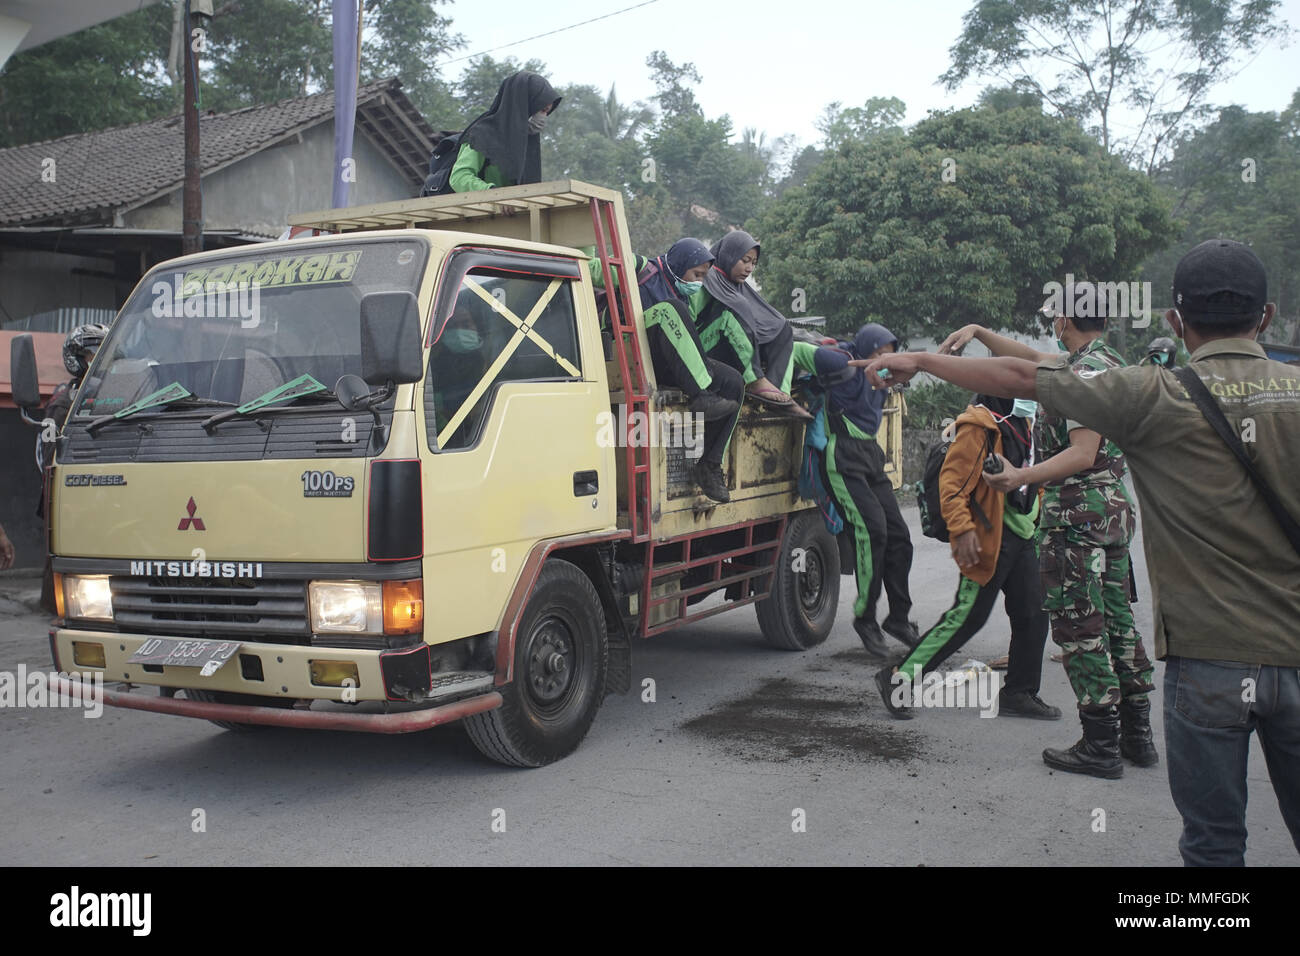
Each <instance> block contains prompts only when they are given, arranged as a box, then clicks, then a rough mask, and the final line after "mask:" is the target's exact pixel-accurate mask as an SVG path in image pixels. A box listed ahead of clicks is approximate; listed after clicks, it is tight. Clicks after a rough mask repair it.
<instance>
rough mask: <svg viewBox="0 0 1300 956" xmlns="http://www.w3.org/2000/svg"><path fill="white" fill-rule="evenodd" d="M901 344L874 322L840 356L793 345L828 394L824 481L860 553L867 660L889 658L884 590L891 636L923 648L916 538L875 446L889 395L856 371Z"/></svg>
mask: <svg viewBox="0 0 1300 956" xmlns="http://www.w3.org/2000/svg"><path fill="white" fill-rule="evenodd" d="M897 343H898V340H897V339H896V338H894V335H893V333H891V332H890V331H889V330H888V329H886V328H885V327H884V326H883V325H877V324H876V323H874V322H873V323H871V324H869V325H864V326H863V327H862V328H861V329H859V330H858V334H857V335H856V336H854V338H853V341H852V342H841V343H840V344H839V347H838V348H831V347H826V346H822V347H818V346H815V345H811V344H809V343H807V342H795V343H794V344H793V352H794V355H793V357H794V363H795V364H796V365H797V366H799V368H801V369H804V370H805V371H808V372H812V373H813V374H814V375H816V376H817V378H818V380H819V382H820V383H821V384H822V387H823V389H824V391H825V394H826V402H825V405H824V406H823V407H822V410H821V411H820V412H818V415H819V416H822V417H823V418H824V426H825V430H826V435H827V442H826V453H825V460H824V462H823V466H822V467H823V475H822V479H823V481H824V483H825V485H826V487H827V488H829V489H830V492H831V494H832V495H833V496H834V498H835V503H836V505H837V506H838V507H839V509H840V513H841V514H842V515H843V517H844V531H843V532H842V533H843V534H846V535H848V536H849V540H850V542H851V543H852V546H853V547H852V551H853V555H854V558H855V562H856V569H855V574H856V576H857V584H858V597H857V600H856V601H855V602H854V604H853V615H854V620H853V628H854V630H856V631H857V633H858V637H859V638H860V639H861V640H862V644H863V646H864V647H865V648H866V649H867V653H869V654H871V655H872V656H873V657H880V658H883V657H887V656H888V655H889V647H888V645H887V644H885V640H884V637H883V636H882V635H881V625H879V624H877V623H876V602H877V601H878V600H879V598H880V591H881V588H882V587H883V588H884V591H885V594H886V595H888V597H889V615H888V616H887V617H886V618H885V622H884V630H885V632H886V633H888V634H889V635H890V636H892V637H895V638H897V639H898V640H899V641H901V642H902V643H904V644H906V645H908V646H909V647H913V646H915V645H916V644H917V643H918V642H919V641H920V634H918V633H917V630H916V625H915V624H914V623H912V622H911V621H910V620H908V616H909V614H910V613H911V610H912V597H911V594H910V593H909V592H908V587H907V578H908V575H909V574H910V573H911V570H912V538H911V535H910V534H909V533H908V530H907V522H906V521H904V520H903V514H902V512H901V511H900V510H899V508H898V500H897V499H896V498H895V497H894V489H893V486H892V485H891V484H890V481H889V478H887V477H886V476H885V470H884V468H885V453H884V451H882V450H881V448H880V444H879V443H878V442H877V441H876V430H877V429H878V428H879V427H880V422H881V417H882V416H883V414H884V406H885V398H886V393H885V392H884V391H883V390H882V391H873V390H872V388H871V386H870V385H869V384H868V383H867V379H866V376H865V375H863V374H862V373H861V372H860V371H858V370H856V369H853V368H852V367H851V366H850V365H849V363H850V361H852V360H855V359H867V358H874V357H876V356H878V355H882V354H884V353H885V352H892V351H894V350H895V348H896V347H897Z"/></svg>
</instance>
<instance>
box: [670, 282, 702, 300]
mask: <svg viewBox="0 0 1300 956" xmlns="http://www.w3.org/2000/svg"><path fill="white" fill-rule="evenodd" d="M674 285H676V286H677V291H678V292H680V293H681V294H682V295H684V296H686V298H688V299H689V298H690V297H691V296H693V295H695V293H697V292H699V291H700V289H702V288H704V283H703V282H683V281H682V280H681V279H677V280H676V281H675V282H674Z"/></svg>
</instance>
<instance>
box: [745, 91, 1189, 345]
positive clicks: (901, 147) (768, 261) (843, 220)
mask: <svg viewBox="0 0 1300 956" xmlns="http://www.w3.org/2000/svg"><path fill="white" fill-rule="evenodd" d="M945 173H946V175H945ZM1168 205H1169V204H1168V201H1167V200H1166V199H1164V198H1163V197H1162V196H1160V195H1159V194H1158V193H1157V191H1156V189H1155V188H1154V187H1153V186H1152V184H1151V183H1150V182H1149V181H1148V180H1147V178H1146V177H1145V176H1143V175H1141V174H1140V173H1137V172H1134V171H1133V170H1130V169H1128V168H1126V167H1125V166H1124V165H1123V164H1122V163H1121V162H1120V161H1119V160H1118V159H1116V158H1115V157H1112V156H1110V155H1108V154H1106V153H1105V152H1104V151H1103V150H1102V149H1101V148H1100V147H1099V146H1098V145H1097V143H1096V142H1095V141H1093V140H1092V139H1090V138H1089V137H1088V136H1086V135H1085V134H1084V133H1083V132H1082V131H1081V130H1079V128H1078V127H1077V126H1076V125H1075V124H1074V123H1072V122H1069V121H1066V120H1061V119H1058V118H1054V117H1049V116H1045V115H1043V114H1042V113H1041V112H1039V111H1037V110H1033V109H1025V108H1013V109H1008V110H1003V111H1001V112H999V111H998V110H996V109H994V108H992V107H981V108H976V109H965V110H957V111H954V112H948V113H937V114H932V115H931V116H930V117H929V118H928V119H926V120H923V121H922V122H920V123H918V124H917V125H916V126H915V127H914V128H913V129H912V130H911V131H910V132H908V133H904V132H902V131H900V130H886V131H882V132H879V133H877V134H876V135H874V136H872V137H871V138H869V139H868V140H866V141H861V142H859V141H850V142H848V143H846V144H845V145H844V146H842V147H840V148H839V149H838V150H835V151H833V152H832V153H830V154H829V155H827V156H826V158H825V159H824V160H823V161H822V163H821V164H820V165H819V166H818V167H817V168H816V169H815V170H814V171H813V172H812V174H811V175H810V176H809V179H808V183H807V185H805V186H803V187H799V188H795V189H791V190H789V191H788V192H787V193H785V195H784V196H782V198H781V199H780V200H778V201H777V202H776V203H775V204H774V205H773V207H772V208H771V209H770V210H769V211H768V212H767V214H766V215H764V216H761V217H758V219H757V220H756V221H755V223H754V227H753V228H752V229H751V230H750V231H752V232H754V233H755V235H756V236H758V238H759V239H760V240H762V241H763V242H764V269H763V275H762V276H761V281H762V282H763V286H764V294H765V295H768V297H769V298H770V299H771V300H772V301H779V300H783V299H784V300H787V301H788V298H789V296H790V294H791V292H792V290H794V289H796V288H802V289H804V290H805V291H806V293H807V304H808V310H809V312H811V313H814V314H824V315H827V316H828V317H829V321H830V330H831V331H832V332H833V333H837V334H844V333H847V332H848V331H850V330H852V329H855V328H857V327H858V326H859V325H861V324H862V323H863V322H868V321H880V322H883V323H885V324H886V325H888V326H889V327H890V328H891V329H892V330H893V331H894V332H895V334H896V335H898V336H899V337H900V338H905V337H911V336H917V335H930V336H935V337H941V336H943V335H946V334H947V333H948V332H949V331H951V330H952V329H955V328H958V327H959V326H961V325H964V324H966V323H968V322H978V323H979V324H981V325H986V326H990V327H994V328H1010V329H1013V330H1016V331H1024V332H1029V331H1036V320H1035V319H1034V317H1033V313H1034V312H1035V310H1036V309H1038V308H1039V307H1041V305H1042V304H1043V300H1044V297H1045V296H1044V293H1043V286H1044V283H1046V282H1048V281H1051V280H1056V281H1063V279H1064V275H1065V273H1067V272H1069V273H1073V274H1074V276H1075V277H1076V279H1093V280H1096V281H1126V280H1129V279H1131V278H1137V276H1136V272H1137V269H1138V266H1139V265H1140V264H1141V262H1142V261H1143V260H1144V259H1146V258H1147V257H1148V256H1149V255H1150V254H1151V253H1153V252H1155V251H1157V250H1159V249H1162V248H1164V246H1165V245H1167V244H1168V243H1169V242H1170V241H1171V240H1172V238H1173V236H1174V235H1175V233H1174V231H1173V228H1172V226H1171V222H1170V217H1169V209H1168Z"/></svg>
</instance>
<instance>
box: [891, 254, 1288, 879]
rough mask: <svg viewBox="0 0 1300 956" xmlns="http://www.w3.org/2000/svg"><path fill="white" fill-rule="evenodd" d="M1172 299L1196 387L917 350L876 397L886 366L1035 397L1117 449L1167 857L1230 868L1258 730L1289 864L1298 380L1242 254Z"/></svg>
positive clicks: (1145, 372)
mask: <svg viewBox="0 0 1300 956" xmlns="http://www.w3.org/2000/svg"><path fill="white" fill-rule="evenodd" d="M1173 296H1174V308H1172V309H1170V310H1169V311H1168V312H1166V313H1165V319H1166V321H1167V322H1168V323H1169V325H1170V327H1171V328H1172V329H1173V331H1174V334H1175V335H1177V336H1178V337H1180V338H1181V339H1183V341H1184V342H1185V344H1186V345H1187V349H1188V351H1189V352H1190V354H1191V361H1190V363H1189V365H1188V366H1187V369H1184V370H1182V372H1183V373H1186V372H1187V370H1188V369H1189V370H1190V374H1191V377H1190V378H1186V379H1184V378H1182V377H1181V375H1180V373H1176V372H1174V371H1171V370H1170V369H1167V368H1164V367H1163V366H1156V365H1142V366H1133V367H1127V368H1113V369H1106V370H1104V371H1097V372H1095V373H1093V374H1091V375H1086V376H1085V375H1072V374H1070V373H1069V371H1068V370H1067V369H1064V368H1062V367H1061V365H1060V363H1059V362H1058V363H1056V364H1053V363H1050V362H1040V363H1038V364H1035V363H1033V362H1030V361H1026V360H1023V359H1016V358H995V359H962V358H956V357H953V356H946V355H928V354H924V353H909V354H906V355H890V356H887V357H884V358H882V359H880V360H878V361H876V362H873V363H870V367H868V369H867V375H868V379H869V380H871V382H872V384H873V385H875V386H883V385H884V384H885V382H884V381H882V380H881V379H880V377H879V376H878V375H877V371H878V370H879V369H880V368H887V370H888V376H887V380H888V382H889V383H891V384H892V383H894V382H896V381H900V380H902V381H906V380H907V379H909V378H911V376H912V375H914V374H915V373H916V372H918V371H924V372H929V373H930V374H932V375H937V376H939V377H940V378H944V379H947V380H948V381H950V382H953V383H955V384H957V385H960V386H962V387H963V388H969V389H974V390H977V391H982V392H988V393H991V394H994V395H1003V396H1015V397H1022V398H1037V399H1038V401H1039V403H1040V404H1042V405H1043V406H1044V408H1046V409H1048V410H1049V411H1051V412H1053V413H1055V414H1059V415H1069V417H1071V418H1073V419H1075V420H1076V421H1079V422H1081V423H1083V425H1085V426H1086V427H1088V428H1093V429H1096V430H1097V431H1099V432H1102V433H1103V434H1105V435H1106V436H1107V437H1108V438H1110V439H1111V440H1112V441H1114V442H1115V443H1116V444H1118V445H1119V447H1120V448H1122V449H1123V451H1124V453H1125V455H1126V456H1127V458H1128V463H1129V468H1130V470H1131V472H1132V474H1133V482H1134V485H1135V486H1136V489H1137V493H1138V498H1139V500H1140V501H1141V504H1142V524H1143V531H1144V535H1143V538H1144V544H1145V547H1146V554H1147V570H1148V572H1149V573H1150V576H1151V591H1152V596H1153V598H1154V603H1155V633H1156V653H1157V657H1159V658H1160V659H1163V660H1165V661H1166V667H1165V676H1164V717H1165V746H1166V750H1167V755H1168V763H1169V788H1170V792H1171V793H1172V795H1173V799H1174V805H1175V806H1176V807H1177V808H1178V811H1179V813H1181V814H1182V817H1183V835H1182V839H1181V840H1179V844H1178V848H1179V851H1180V852H1181V853H1182V856H1183V861H1184V862H1185V863H1186V864H1187V865H1189V866H1232V865H1238V866H1239V865H1241V864H1242V863H1244V861H1245V849H1246V825H1245V816H1246V765H1247V757H1248V756H1249V753H1250V735H1251V732H1252V731H1258V732H1259V739H1260V743H1261V745H1262V746H1263V749H1264V759H1265V761H1266V763H1267V765H1268V772H1269V777H1270V779H1271V780H1272V783H1273V790H1274V793H1276V795H1277V800H1278V804H1279V806H1280V808H1281V811H1282V818H1283V820H1285V821H1286V825H1287V827H1288V829H1289V830H1290V831H1291V837H1292V839H1293V840H1294V842H1295V844H1296V847H1297V849H1300V525H1297V524H1296V518H1295V516H1297V515H1300V481H1296V475H1297V474H1300V373H1297V371H1296V370H1295V369H1294V368H1292V367H1290V366H1288V365H1284V364H1282V363H1281V362H1275V361H1273V360H1271V359H1269V358H1268V357H1267V356H1266V355H1265V353H1264V350H1263V349H1262V348H1261V347H1260V346H1259V344H1258V343H1257V342H1256V341H1255V339H1256V337H1257V336H1258V335H1259V334H1260V333H1261V332H1263V331H1264V330H1265V329H1267V328H1268V325H1269V322H1270V321H1271V320H1272V318H1273V313H1274V306H1273V304H1272V303H1270V302H1267V301H1266V300H1267V282H1266V278H1265V271H1264V265H1263V263H1262V262H1260V260H1259V257H1258V256H1256V255H1255V254H1254V253H1253V252H1252V251H1251V250H1250V249H1249V248H1248V247H1246V246H1244V245H1242V244H1241V243H1239V242H1232V241H1230V240H1224V239H1214V240H1210V241H1208V242H1203V243H1201V244H1200V245H1198V246H1197V247H1196V248H1194V249H1192V250H1191V251H1190V252H1188V253H1187V255H1185V256H1183V258H1182V260H1181V261H1180V262H1179V263H1178V268H1177V270H1176V271H1175V272H1174V287H1173ZM1197 383H1199V385H1198V384H1197ZM1200 386H1204V390H1205V391H1208V393H1209V396H1206V399H1207V400H1208V402H1212V403H1215V404H1217V407H1218V409H1219V411H1220V413H1221V415H1222V416H1223V417H1224V418H1225V419H1226V422H1225V423H1224V425H1223V431H1219V426H1217V425H1215V424H1212V420H1213V419H1212V417H1210V416H1213V415H1214V413H1213V411H1212V408H1213V406H1212V405H1209V404H1207V405H1206V406H1205V407H1206V409H1207V411H1204V412H1203V411H1202V408H1201V406H1199V405H1198V404H1197V400H1196V398H1194V397H1193V396H1194V395H1200V394H1201V393H1202V388H1201V387H1200ZM1234 445H1235V446H1236V448H1237V450H1234V448H1233V446H1234ZM1238 450H1239V451H1240V452H1241V454H1242V455H1243V456H1244V458H1245V460H1246V461H1248V462H1249V463H1250V465H1251V468H1252V469H1253V470H1254V471H1255V472H1256V474H1257V476H1258V478H1256V476H1255V475H1251V474H1250V473H1249V472H1248V471H1247V468H1246V466H1245V464H1243V461H1242V459H1241V458H1239V457H1238V453H1237V452H1238ZM1267 489H1271V490H1267Z"/></svg>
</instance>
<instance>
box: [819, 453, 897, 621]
mask: <svg viewBox="0 0 1300 956" xmlns="http://www.w3.org/2000/svg"><path fill="white" fill-rule="evenodd" d="M884 467H885V453H884V452H883V451H882V450H881V448H880V445H878V444H877V443H876V441H875V440H874V439H871V440H866V439H859V438H850V437H847V436H845V435H842V434H836V433H835V432H834V431H832V433H831V435H830V436H829V441H828V442H827V445H826V454H825V455H824V456H823V458H822V479H823V480H824V481H825V482H826V487H827V488H829V489H830V492H831V494H832V495H833V496H834V497H835V502H836V504H837V505H838V506H839V508H840V510H841V512H842V513H843V515H844V531H842V532H841V534H845V535H847V536H848V537H849V541H850V543H851V544H852V551H853V555H854V559H855V562H856V568H855V573H856V576H857V583H858V599H857V600H856V601H855V602H854V604H853V614H854V616H855V617H866V618H869V619H870V620H872V621H874V620H875V619H876V602H877V601H879V600H880V591H881V588H882V587H883V588H884V591H885V594H886V595H888V597H889V616H888V620H891V621H897V622H899V623H902V622H904V621H906V620H907V619H908V615H909V614H910V613H911V611H912V595H911V592H910V591H909V590H908V586H907V578H908V575H909V574H911V572H912V536H911V534H910V533H909V532H908V530H907V522H906V521H904V520H903V513H902V511H900V510H899V508H898V499H897V498H895V497H894V488H893V485H891V484H890V483H889V479H888V478H887V477H886V476H885V471H884Z"/></svg>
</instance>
